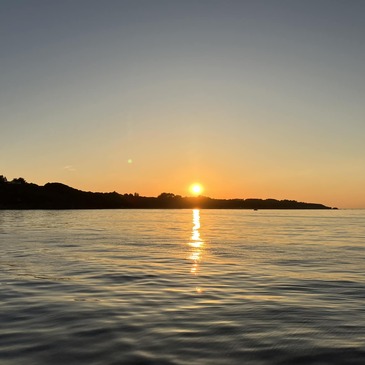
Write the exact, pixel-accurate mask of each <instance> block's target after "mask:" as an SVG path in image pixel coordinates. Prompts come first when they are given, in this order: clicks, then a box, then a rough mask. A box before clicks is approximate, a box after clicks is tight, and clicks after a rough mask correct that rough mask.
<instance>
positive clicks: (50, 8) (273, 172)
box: [0, 0, 365, 208]
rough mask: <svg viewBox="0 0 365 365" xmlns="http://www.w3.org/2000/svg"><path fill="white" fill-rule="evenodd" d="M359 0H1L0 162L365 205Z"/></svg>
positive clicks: (24, 170) (71, 179)
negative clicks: (198, 183)
mask: <svg viewBox="0 0 365 365" xmlns="http://www.w3.org/2000/svg"><path fill="white" fill-rule="evenodd" d="M364 14H365V1H363V0H343V1H336V0H314V1H311V0H305V1H302V0H298V1H296V0H287V1H286V0H269V1H260V0H255V1H254V0H252V1H244V0H239V1H238V0H219V1H218V0H202V1H199V0H194V1H189V0H179V1H177V0H165V1H163V0H145V1H141V0H124V1H123V0H119V1H108V0H103V1H93V0H85V1H83V0H62V1H58V0H57V1H56V0H55V1H52V0H44V1H33V0H27V1H25V0H24V1H14V0H2V1H1V2H0V52H1V53H0V66H1V68H0V174H3V175H5V176H7V178H8V179H12V178H14V177H19V176H21V177H24V178H25V179H26V180H27V181H29V182H34V183H37V184H41V185H43V184H45V183H46V182H50V181H58V182H63V183H65V184H68V185H71V186H73V187H75V188H78V189H82V190H91V191H114V190H115V191H117V192H120V193H126V192H127V193H130V192H131V193H134V192H138V193H139V194H141V195H149V196H156V195H158V194H160V193H161V192H173V193H175V194H181V195H189V192H188V187H189V185H190V184H191V183H193V182H195V181H199V182H201V183H202V184H203V185H204V187H205V191H204V195H206V196H210V197H215V198H276V199H295V200H299V201H306V202H318V203H324V204H327V205H330V206H338V207H342V208H344V207H347V208H356V207H365V107H364V105H365V104H364V100H365V41H364V39H365V22H364Z"/></svg>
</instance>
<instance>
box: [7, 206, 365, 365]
mask: <svg viewBox="0 0 365 365" xmlns="http://www.w3.org/2000/svg"><path fill="white" fill-rule="evenodd" d="M0 249H1V251H0V252H1V256H0V264H1V266H0V267H1V271H0V326H1V327H0V363H1V364H2V365H10V364H11V365H15V364H16V365H19V364H27V365H32V364H36V365H42V364H47V365H48V364H161V365H163V364H177V365H178V364H181V365H182V364H189V365H191V364H270V365H271V364H288V365H289V364H290V365H291V364H322V365H323V364H331V365H332V364H365V273H364V272H365V211H361V210H359V211H345V210H344V211H257V212H254V211H233V210H201V211H199V210H194V211H191V210H101V211H98V210H94V211H89V210H88V211H0Z"/></svg>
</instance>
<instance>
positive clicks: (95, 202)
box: [0, 175, 331, 210]
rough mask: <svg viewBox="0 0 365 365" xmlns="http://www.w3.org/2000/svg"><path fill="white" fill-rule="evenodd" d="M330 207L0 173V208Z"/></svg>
mask: <svg viewBox="0 0 365 365" xmlns="http://www.w3.org/2000/svg"><path fill="white" fill-rule="evenodd" d="M194 208H201V209H255V210H256V209H331V208H330V207H327V206H325V205H323V204H316V203H304V202H297V201H295V200H276V199H213V198H209V197H205V196H198V197H182V196H181V195H175V194H173V193H166V192H164V193H162V194H160V195H159V196H157V197H147V196H140V195H139V194H138V193H134V194H119V193H117V192H115V191H114V192H111V193H94V192H90V191H88V192H87V191H82V190H78V189H74V188H72V187H70V186H67V185H65V184H62V183H47V184H45V185H44V186H39V185H37V184H33V183H28V182H26V180H25V179H23V178H22V177H19V178H15V179H13V180H11V181H8V180H7V179H6V177H5V176H3V175H0V209H194Z"/></svg>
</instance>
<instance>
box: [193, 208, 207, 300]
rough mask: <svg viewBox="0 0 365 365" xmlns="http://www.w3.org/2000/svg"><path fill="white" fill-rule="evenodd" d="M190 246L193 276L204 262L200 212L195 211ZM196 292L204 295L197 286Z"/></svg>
mask: <svg viewBox="0 0 365 365" xmlns="http://www.w3.org/2000/svg"><path fill="white" fill-rule="evenodd" d="M189 246H190V247H191V251H190V255H189V259H190V260H191V261H192V266H191V269H190V272H191V274H193V275H198V271H199V266H200V262H201V260H202V255H203V247H204V242H203V240H202V239H201V237H200V210H199V209H194V210H193V229H192V234H191V238H190V242H189ZM195 290H196V291H197V292H198V293H202V291H203V290H202V288H200V287H199V286H197V287H196V288H195Z"/></svg>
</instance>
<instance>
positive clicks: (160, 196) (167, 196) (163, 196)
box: [157, 193, 176, 199]
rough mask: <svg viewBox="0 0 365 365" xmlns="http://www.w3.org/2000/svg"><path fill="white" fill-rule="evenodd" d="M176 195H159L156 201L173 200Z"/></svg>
mask: <svg viewBox="0 0 365 365" xmlns="http://www.w3.org/2000/svg"><path fill="white" fill-rule="evenodd" d="M175 197H176V195H175V194H173V193H161V194H160V195H159V196H158V197H157V198H158V199H173V198H175Z"/></svg>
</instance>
